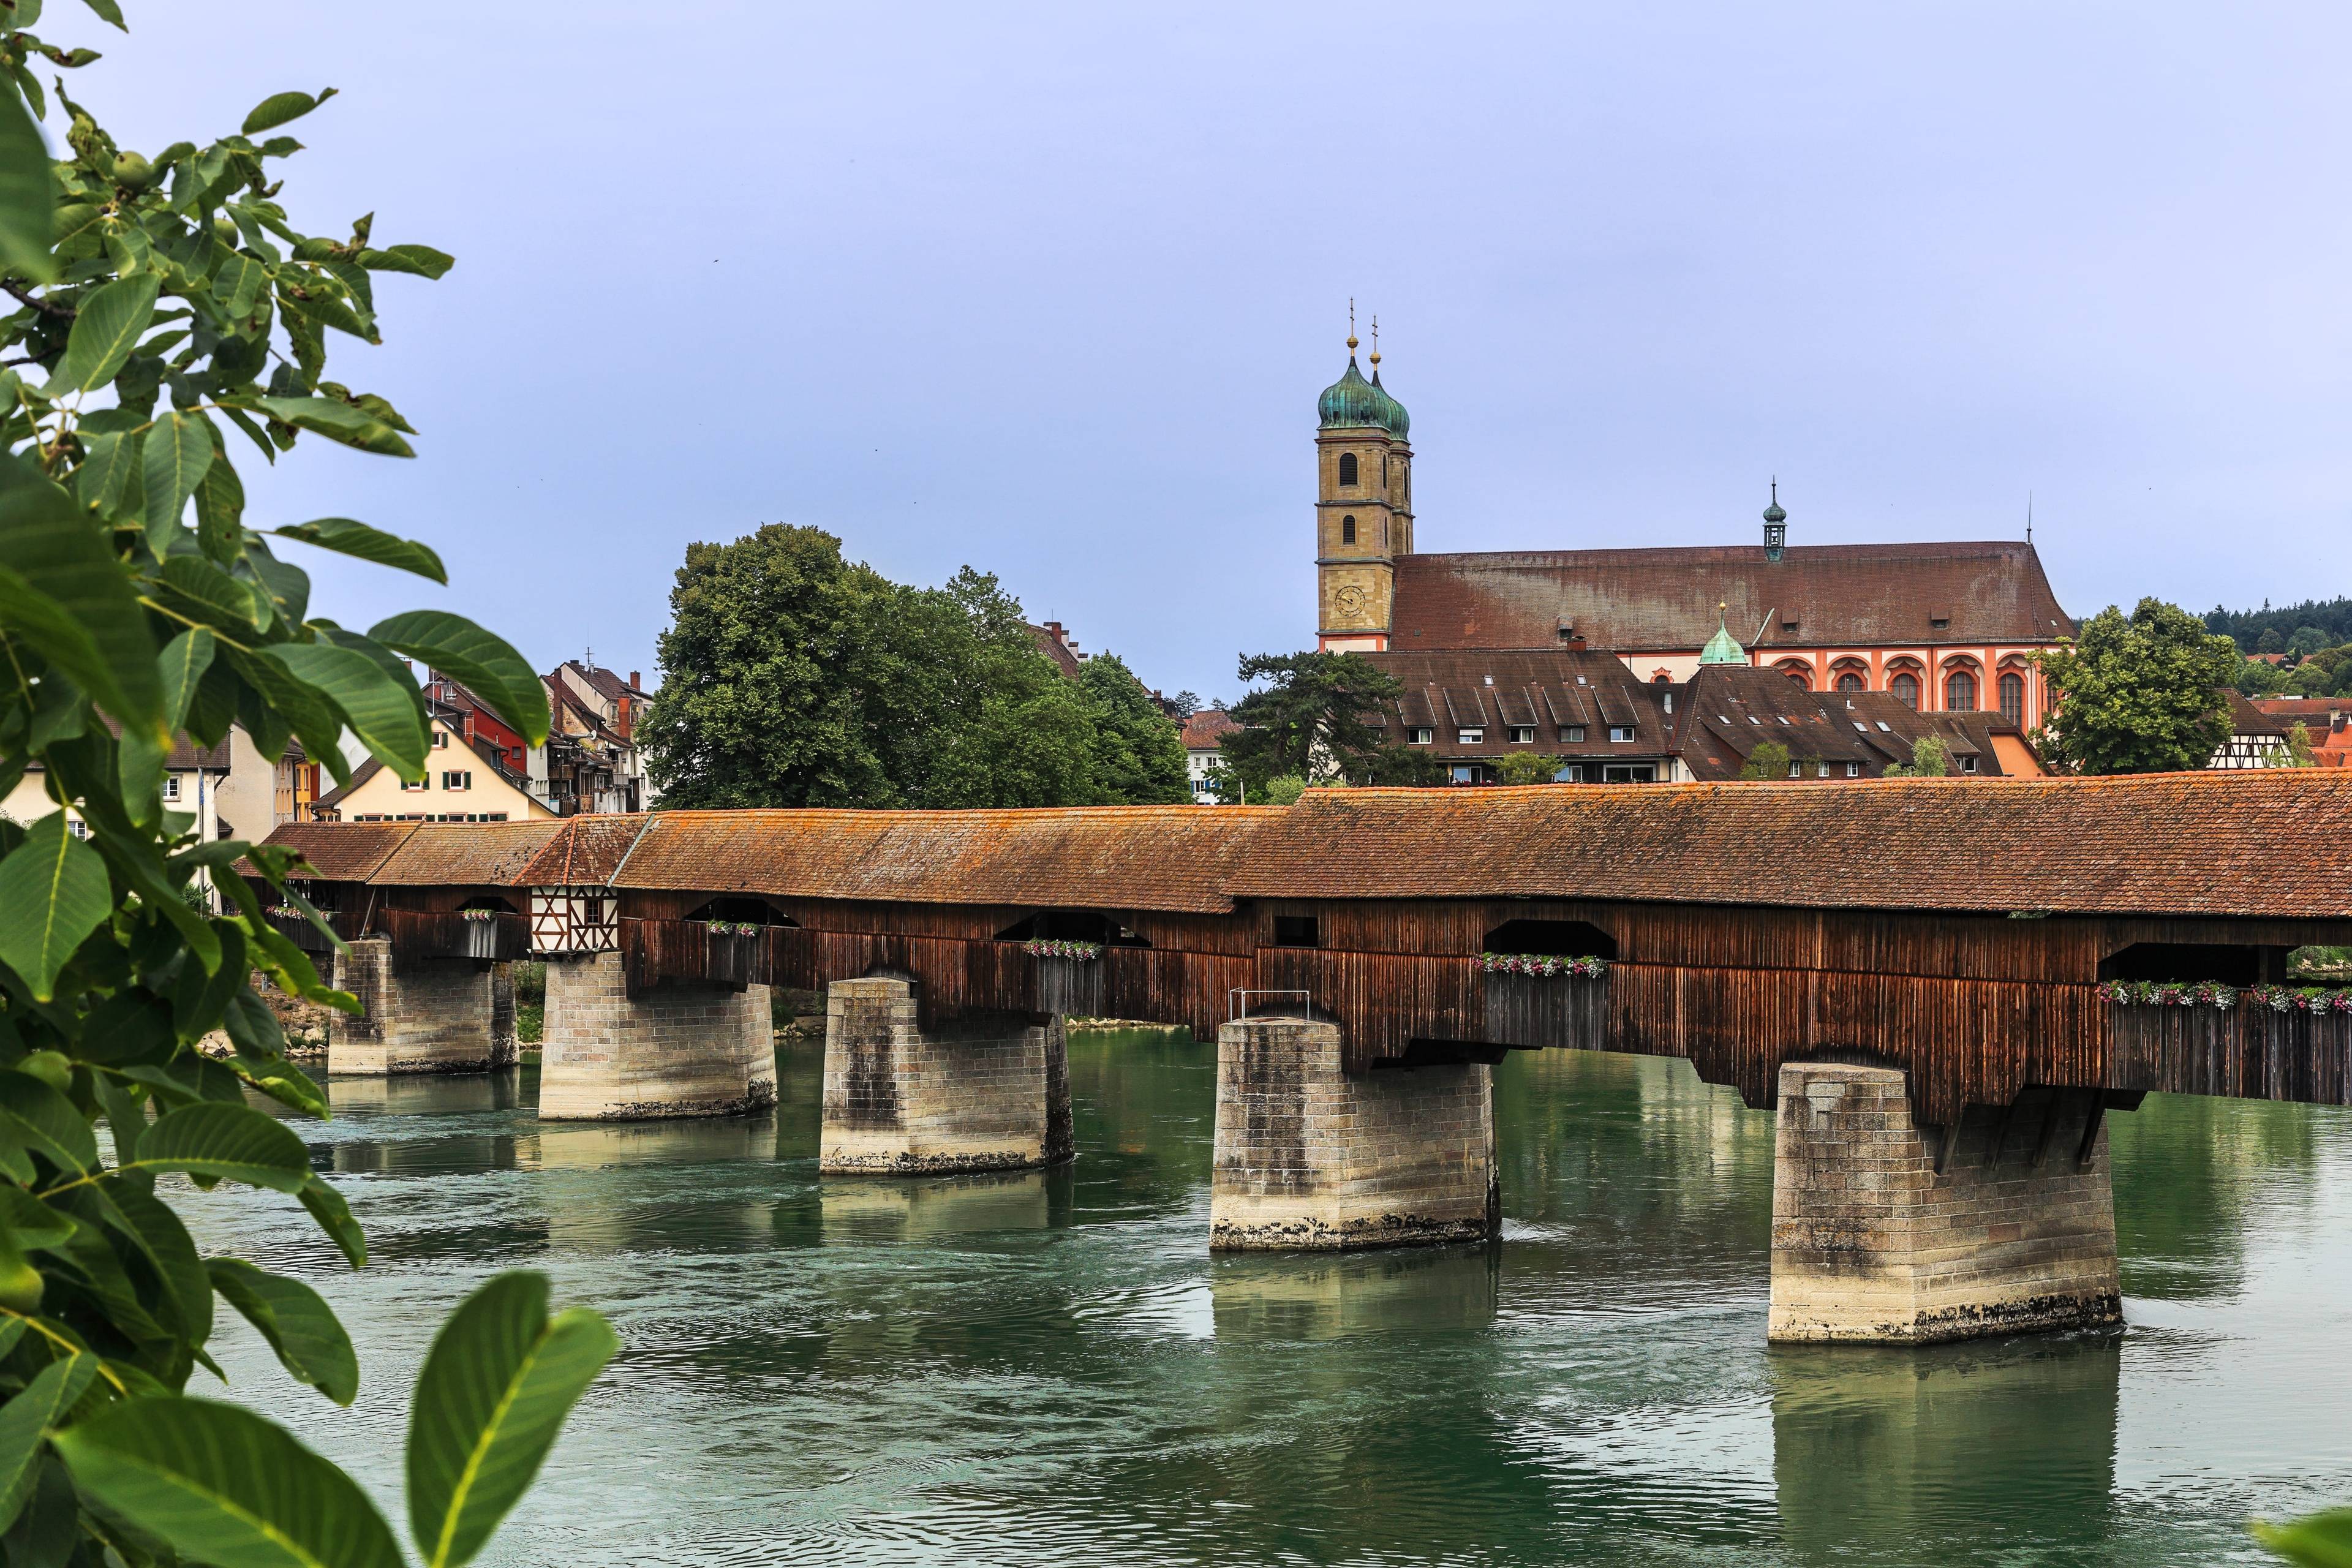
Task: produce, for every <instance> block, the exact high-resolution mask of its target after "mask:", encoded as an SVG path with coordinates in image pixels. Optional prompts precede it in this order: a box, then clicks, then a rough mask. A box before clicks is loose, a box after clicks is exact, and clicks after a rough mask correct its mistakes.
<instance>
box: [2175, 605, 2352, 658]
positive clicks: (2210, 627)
mask: <svg viewBox="0 0 2352 1568" xmlns="http://www.w3.org/2000/svg"><path fill="white" fill-rule="evenodd" d="M2205 629H2206V630H2207V631H2210V632H2219V633H2221V635H2222V636H2223V637H2229V638H2231V640H2233V641H2234V642H2236V643H2237V645H2238V650H2239V651H2240V652H2241V653H2256V652H2262V653H2288V652H2293V653H2316V652H2317V651H2318V650H2319V649H2321V648H2323V647H2336V646H2337V645H2339V644H2342V643H2347V642H2352V599H2325V600H2323V599H2306V600H2305V601H2304V602H2303V603H2302V604H2300V605H2284V606H2281V607H2279V608H2276V609H2273V608H2272V606H2271V605H2270V604H2269V603H2268V602H2267V601H2265V602H2264V603H2263V607H2262V608H2261V609H2259V610H2226V609H2223V608H2222V607H2221V605H2215V606H2213V608H2211V609H2210V610H2208V611H2207V612H2206V613H2205ZM2265 632H2269V633H2274V634H2275V635H2276V638H2277V640H2276V641H2275V642H2274V643H2273V644H2271V645H2270V646H2269V647H2263V634H2264V633H2265ZM2297 632H2316V633H2318V634H2319V635H2318V636H2317V637H2309V636H2306V637H2304V638H2303V639H2302V640H2303V643H2304V644H2305V645H2306V646H2303V647H2297V646H2296V640H2295V634H2296V633H2297Z"/></svg>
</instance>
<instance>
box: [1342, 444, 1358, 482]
mask: <svg viewBox="0 0 2352 1568" xmlns="http://www.w3.org/2000/svg"><path fill="white" fill-rule="evenodd" d="M1339 482H1340V483H1341V484H1343V485H1353V484H1354V483H1355V482H1356V454H1355V453H1353V452H1342V453H1340V454H1339Z"/></svg>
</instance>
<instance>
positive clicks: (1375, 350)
mask: <svg viewBox="0 0 2352 1568" xmlns="http://www.w3.org/2000/svg"><path fill="white" fill-rule="evenodd" d="M1380 370H1381V318H1380V316H1379V314H1378V313H1377V312H1375V313H1374V315H1373V317H1372V374H1375V375H1378V374H1380Z"/></svg>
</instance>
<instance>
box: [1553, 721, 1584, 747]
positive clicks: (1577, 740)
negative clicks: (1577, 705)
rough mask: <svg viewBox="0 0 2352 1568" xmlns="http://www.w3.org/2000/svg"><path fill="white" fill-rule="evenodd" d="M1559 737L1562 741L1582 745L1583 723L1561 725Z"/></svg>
mask: <svg viewBox="0 0 2352 1568" xmlns="http://www.w3.org/2000/svg"><path fill="white" fill-rule="evenodd" d="M1559 738H1560V739H1561V740H1562V741H1565V742H1568V743H1569V744H1570V745H1574V746H1580V745H1582V744H1583V743H1584V726H1583V725H1581V724H1563V725H1561V726H1560V730H1559Z"/></svg>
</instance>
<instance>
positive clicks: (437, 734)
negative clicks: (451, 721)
mask: <svg viewBox="0 0 2352 1568" xmlns="http://www.w3.org/2000/svg"><path fill="white" fill-rule="evenodd" d="M448 745H449V731H446V730H436V731H433V747H434V750H436V751H446V749H447V748H448Z"/></svg>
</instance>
